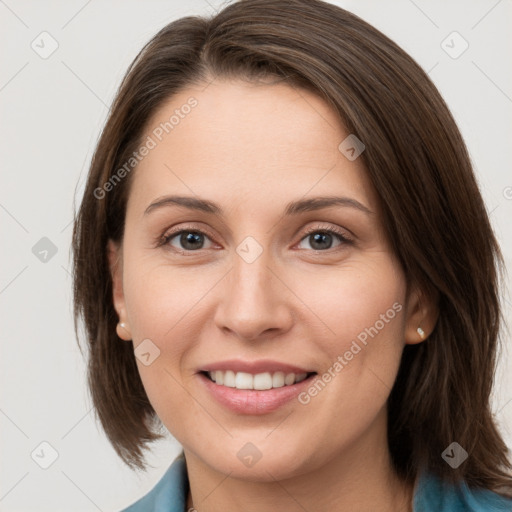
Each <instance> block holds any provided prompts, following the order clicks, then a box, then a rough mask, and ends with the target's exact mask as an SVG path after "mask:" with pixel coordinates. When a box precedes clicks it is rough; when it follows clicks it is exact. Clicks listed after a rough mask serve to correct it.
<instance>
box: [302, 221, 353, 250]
mask: <svg viewBox="0 0 512 512" xmlns="http://www.w3.org/2000/svg"><path fill="white" fill-rule="evenodd" d="M334 239H337V240H338V241H339V244H338V246H337V247H338V248H339V247H340V246H343V245H347V244H351V243H352V242H353V241H352V240H351V239H350V238H348V237H347V236H346V235H345V233H343V232H342V231H341V230H338V229H334V228H321V227H319V226H315V227H313V228H311V229H309V230H308V231H307V232H306V236H305V237H303V238H302V239H301V243H302V242H303V241H309V243H310V244H311V247H312V249H313V250H315V251H324V250H327V249H331V248H332V243H333V240H334Z"/></svg>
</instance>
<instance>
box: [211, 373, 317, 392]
mask: <svg viewBox="0 0 512 512" xmlns="http://www.w3.org/2000/svg"><path fill="white" fill-rule="evenodd" d="M208 375H209V376H210V379H211V380H213V382H216V383H217V384H219V385H221V386H227V387H228V388H237V389H256V390H261V391H263V390H265V389H272V388H281V387H283V386H291V385H292V384H296V383H297V382H301V381H303V380H304V379H305V378H306V377H307V375H308V374H307V373H298V374H295V373H287V374H285V373H283V372H275V373H273V374H271V373H270V372H265V373H257V374H256V375H253V374H251V373H246V372H237V373H235V372H233V371H231V370H227V371H225V372H223V371H221V370H216V371H213V372H208Z"/></svg>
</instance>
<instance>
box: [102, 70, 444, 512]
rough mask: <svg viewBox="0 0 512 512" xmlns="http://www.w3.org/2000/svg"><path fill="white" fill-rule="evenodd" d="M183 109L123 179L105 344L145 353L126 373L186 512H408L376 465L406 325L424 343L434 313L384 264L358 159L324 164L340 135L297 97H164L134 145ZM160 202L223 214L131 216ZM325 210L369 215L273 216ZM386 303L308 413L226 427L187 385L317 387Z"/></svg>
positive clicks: (251, 91) (404, 492)
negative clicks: (241, 364) (234, 379)
mask: <svg viewBox="0 0 512 512" xmlns="http://www.w3.org/2000/svg"><path fill="white" fill-rule="evenodd" d="M190 96H194V97H195V98H196V99H197V101H198V105H197V106H196V107H195V108H194V109H193V110H192V111H191V113H190V114H189V115H188V116H186V117H185V118H184V119H181V120H180V123H179V124H178V125H177V126H175V127H174V129H173V131H172V132H171V133H169V134H168V135H167V136H165V137H164V138H163V140H162V141H161V142H160V143H159V144H158V145H157V147H156V148H154V149H152V150H151V151H150V153H149V154H148V155H147V156H146V157H145V158H144V159H143V160H142V161H141V162H140V164H139V165H138V167H137V169H136V171H134V173H135V174H134V176H132V178H133V180H134V181H133V183H132V186H131V191H130V195H129V199H128V205H127V212H126V226H125V236H124V239H123V241H122V244H121V245H120V246H117V245H116V244H114V243H112V242H110V243H109V257H110V264H111V271H112V278H113V284H114V304H115V308H116V311H117V313H118V315H119V321H120V322H124V323H125V324H126V327H125V328H122V327H119V326H118V334H119V336H120V337H121V338H122V339H124V340H126V341H127V342H132V343H133V346H134V348H136V347H137V346H138V345H139V344H140V343H141V342H142V341H143V340H145V339H147V338H149V339H150V340H152V342H153V343H154V344H155V345H156V346H158V348H159V350H160V356H159V357H158V358H157V359H155V360H154V362H153V363H152V364H151V365H149V366H145V365H143V364H142V363H141V362H140V361H139V360H137V364H138V368H139V372H140V376H141V379H142V382H143V384H144V387H145V390H146V392H147V395H148V397H149V400H150V402H151V404H152V405H153V407H154V409H155V411H156V413H157V414H158V416H159V417H160V419H161V420H162V422H163V423H164V425H165V426H166V427H167V429H168V430H169V431H170V432H171V434H172V435H173V436H174V437H175V438H176V439H177V440H178V441H179V442H180V443H181V444H182V446H183V449H184V452H185V457H186V461H187V470H188V477H189V481H190V486H191V495H189V500H188V506H189V507H191V506H192V503H193V505H194V507H195V508H196V509H197V510H198V511H200V512H208V511H221V510H245V511H249V512H251V511H259V512H265V511H275V510H279V509H281V510H287V511H295V510H297V511H299V510H300V511H303V510H304V509H305V510H315V511H331V512H332V511H342V510H357V511H366V510H381V511H385V510H390V511H391V510H393V511H396V510H404V511H407V510H412V505H411V502H412V492H413V488H412V486H411V485H406V484H405V482H402V481H401V480H400V479H399V478H398V477H397V475H396V474H395V472H394V470H393V468H392V466H391V461H390V454H389V449H388V446H387V441H386V401H387V398H388V396H389V393H390V390H391V388H392V385H393V382H394V380H395V378H396V374H397V371H398V367H399V362H400V357H401V354H402V350H403V348H404V346H405V344H407V343H409V344H412V343H420V342H421V341H422V339H421V337H420V335H419V334H418V332H417V327H418V326H421V327H422V329H423V330H424V331H425V334H426V336H427V337H428V334H429V333H430V332H431V331H432V329H433V327H434V324H435V320H436V312H435V311H434V308H433V306H432V305H431V304H429V303H428V301H427V300H426V299H425V298H424V297H423V294H422V293H421V290H418V289H416V288H414V287H412V286H410V285H408V283H407V282H406V280H405V277H404V274H403V271H402V269H401V267H400V265H399V263H398V261H397V259H396V257H395V255H394V254H393V253H392V252H391V250H390V247H389V244H388V240H387V239H386V236H385V230H384V226H383V225H382V222H381V215H380V206H379V200H378V196H377V194H376V192H375V190H374V188H373V186H372V185H371V183H370V181H369V179H368V176H367V174H366V171H365V168H364V164H363V161H362V159H361V158H357V159H356V160H354V161H349V160H348V159H347V158H346V157H345V156H344V155H343V154H342V153H341V152H340V151H339V150H338V145H339V144H340V142H341V141H343V140H344V139H345V138H346V137H347V135H348V134H349V133H348V132H347V131H346V130H345V129H344V127H343V126H342V125H341V124H340V122H339V120H338V119H337V117H336V115H335V114H334V112H333V111H332V110H331V109H330V108H329V106H328V105H327V104H326V103H325V102H324V101H323V100H322V99H320V98H319V97H317V96H316V95H314V94H312V93H310V92H307V91H304V90H300V89H297V88H292V87H290V86H288V85H285V84H283V83H274V84H270V83H264V82H259V83H248V82H245V81H241V80H234V81H227V80H220V79H216V80H215V81H213V82H212V83H211V84H210V85H209V86H208V87H206V88H205V87H204V86H203V85H201V86H199V85H198V86H194V87H189V88H187V89H186V90H183V91H182V92H181V93H179V94H177V95H175V96H173V97H172V98H170V99H169V100H168V101H167V102H166V103H165V105H163V106H162V107H161V108H160V109H159V110H158V111H157V112H156V114H155V115H154V116H153V118H152V119H151V120H150V122H149V123H148V129H147V133H146V135H145V136H144V137H143V140H145V139H146V136H147V135H151V132H152V130H153V128H154V127H156V126H158V125H159V123H160V122H164V121H166V120H168V119H169V116H170V115H171V114H172V113H173V111H174V110H175V109H176V108H180V106H182V105H183V104H185V103H186V102H187V99H188V98H189V97H190ZM167 194H179V195H188V196H197V197H201V198H203V199H209V200H211V201H215V202H216V203H218V204H219V205H220V206H221V207H222V209H223V210H224V216H223V217H219V216H217V215H215V214H211V213H204V212H198V211H193V210H188V209H186V208H184V207H181V206H167V207H162V208H155V209H154V210H153V211H152V212H151V213H149V214H144V212H145V210H146V209H147V207H148V206H149V205H150V204H151V203H153V202H154V201H156V200H157V199H158V198H161V197H162V196H165V195H167ZM324 195H336V196H344V197H348V198H351V199H355V200H357V201H358V202H360V203H361V204H363V205H364V206H365V207H366V208H368V209H369V210H370V211H371V213H370V214H367V213H364V212H363V211H360V210H358V209H356V208H353V207H349V206H339V205H338V206H334V207H330V208H325V209H322V210H318V211H311V212H306V213H301V214H299V215H296V216H291V217H285V216H284V215H283V213H284V209H285V206H286V205H287V203H288V202H290V201H293V200H297V199H303V198H311V197H316V196H324ZM171 227H172V228H173V229H175V228H176V232H177V231H179V229H181V228H183V229H192V230H202V231H204V230H206V231H207V233H206V235H205V236H204V237H202V238H200V240H199V242H202V243H203V246H202V247H203V248H199V249H187V247H184V246H183V245H182V244H180V236H179V235H178V236H175V237H174V238H173V239H171V240H169V241H168V243H167V244H166V245H163V246H160V247H157V244H156V241H157V240H158V239H159V238H161V237H162V236H163V235H165V234H168V233H169V232H170V231H171V229H170V228H171ZM310 227H311V228H316V227H318V228H319V229H318V230H320V231H322V229H323V230H325V229H332V228H334V229H336V228H338V229H339V230H341V232H342V233H343V234H344V235H345V236H346V237H350V238H351V242H349V243H347V242H343V241H340V239H338V238H337V237H336V235H333V236H332V239H328V240H327V241H326V242H324V245H323V246H322V245H320V249H318V244H317V245H315V242H314V239H313V238H312V236H310V235H307V234H305V232H306V229H308V228H310ZM318 230H315V231H314V233H316V232H317V231H318ZM247 236H251V237H253V238H254V239H255V240H256V241H257V242H258V243H259V244H260V246H261V248H262V253H261V255H260V256H259V257H258V258H257V259H256V260H255V261H254V262H252V263H247V262H246V261H245V260H244V259H243V258H241V257H240V256H239V255H238V254H237V252H236V248H237V246H238V245H239V244H240V243H241V242H242V241H243V240H244V239H245V238H246V237H247ZM199 245H201V244H200V243H199ZM322 247H324V248H322ZM179 250H181V251H187V250H188V252H187V253H186V254H183V253H180V252H178V251H179ZM395 303H398V304H399V305H401V306H402V308H401V310H400V311H399V312H397V313H396V316H394V318H393V319H392V320H390V321H388V322H387V323H385V326H384V327H383V328H382V329H380V330H379V332H378V334H377V335H374V336H373V337H372V338H369V343H368V344H367V345H366V346H364V348H363V349H362V350H361V351H360V352H358V353H357V355H355V356H354V357H353V359H352V360H351V361H349V363H348V364H347V365H346V366H344V367H343V369H342V370H341V371H339V372H338V373H337V374H336V377H335V378H333V379H332V380H331V382H329V383H328V384H327V385H326V386H325V388H324V389H323V390H322V391H321V392H320V393H318V395H317V396H315V397H313V398H312V399H311V401H310V402H309V403H308V404H307V405H302V404H300V403H299V402H298V401H297V400H295V399H294V400H292V401H291V402H289V403H288V404H286V405H285V406H283V407H281V408H279V409H278V410H276V411H274V412H272V413H268V414H263V415H258V416H256V415H242V414H235V413H233V412H232V411H230V410H228V409H226V408H224V407H223V406H222V405H220V404H218V403H217V402H216V401H215V400H214V399H213V398H212V396H211V395H210V394H208V392H207V391H206V390H205V389H204V388H203V386H202V385H201V382H200V381H199V377H198V375H197V373H196V372H197V369H198V368H200V367H201V366H202V365H205V364H207V363H211V362H217V361H222V360H226V359H232V358H237V357H238V358H241V359H246V360H255V359H262V358H268V359H274V360H277V361H285V362H289V363H291V364H296V365H298V366H301V367H304V368H308V369H313V370H314V371H317V372H318V374H319V375H321V374H323V373H324V372H326V371H328V368H330V367H332V366H333V364H334V362H335V361H336V360H337V358H338V356H339V355H343V354H344V353H345V352H346V351H347V350H349V348H350V346H351V343H352V341H353V340H355V339H356V337H357V335H358V334H360V333H361V332H363V331H364V330H365V328H369V327H370V326H374V325H375V323H376V321H377V320H379V318H381V317H380V315H382V314H385V313H386V311H387V310H389V309H390V308H392V306H393V304H395ZM248 442H250V443H252V444H254V445H255V446H256V447H257V448H258V450H259V451H260V452H261V459H260V460H259V461H258V462H257V463H256V464H255V465H253V466H252V467H246V466H245V465H244V464H242V463H241V461H240V460H239V459H238V457H237V453H238V451H239V450H240V449H241V447H242V446H244V445H245V444H246V443H248ZM228 475H229V476H228Z"/></svg>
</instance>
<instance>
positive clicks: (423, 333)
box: [416, 327, 425, 340]
mask: <svg viewBox="0 0 512 512" xmlns="http://www.w3.org/2000/svg"><path fill="white" fill-rule="evenodd" d="M416 331H417V332H418V334H419V335H420V338H421V339H422V340H424V339H425V331H424V330H423V329H422V328H421V327H418V328H417V329H416Z"/></svg>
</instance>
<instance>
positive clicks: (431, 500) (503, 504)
mask: <svg viewBox="0 0 512 512" xmlns="http://www.w3.org/2000/svg"><path fill="white" fill-rule="evenodd" d="M432 510H435V511H436V512H512V499H510V498H505V497H504V496H501V495H500V494H497V493H495V492H492V491H490V490H487V489H473V488H469V487H468V486H467V485H466V483H465V482H460V483H459V484H458V485H451V484H449V483H446V482H443V481H442V480H440V479H439V478H438V477H436V476H434V475H433V474H430V473H427V472H422V473H421V474H420V475H419V477H418V483H417V485H416V488H415V494H414V512H430V511H432Z"/></svg>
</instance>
